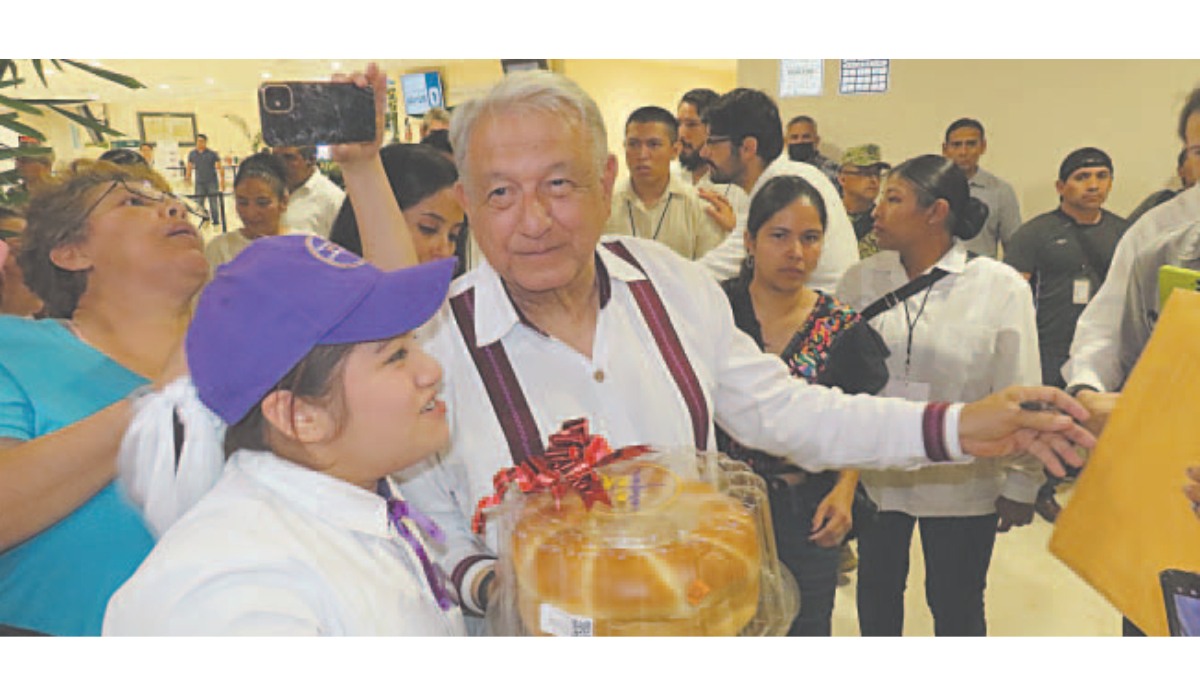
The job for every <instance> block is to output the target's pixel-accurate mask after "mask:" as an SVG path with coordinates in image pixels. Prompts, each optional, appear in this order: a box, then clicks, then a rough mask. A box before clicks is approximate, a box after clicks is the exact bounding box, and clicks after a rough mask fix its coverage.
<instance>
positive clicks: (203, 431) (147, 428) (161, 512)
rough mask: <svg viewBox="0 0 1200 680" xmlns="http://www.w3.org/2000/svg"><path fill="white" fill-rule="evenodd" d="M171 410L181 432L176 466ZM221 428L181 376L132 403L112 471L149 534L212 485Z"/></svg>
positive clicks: (218, 466) (219, 461)
mask: <svg viewBox="0 0 1200 680" xmlns="http://www.w3.org/2000/svg"><path fill="white" fill-rule="evenodd" d="M173 414H178V415H179V420H180V422H182V423H183V433H184V434H183V448H182V450H181V452H180V455H179V461H178V466H177V465H176V460H175V423H174V419H173V417H172V416H173ZM225 429H226V426H225V422H224V421H223V420H221V418H219V417H218V416H217V415H216V414H215V413H213V412H212V411H210V410H208V407H206V406H205V405H204V404H203V403H202V402H201V401H200V398H199V397H198V396H197V394H196V387H195V385H193V384H192V379H191V378H190V377H187V376H184V377H182V378H179V379H178V380H176V381H175V382H172V383H171V384H169V385H167V386H166V387H164V388H163V389H162V390H161V391H158V392H152V393H150V394H148V395H147V396H145V397H142V398H140V399H137V400H136V401H135V403H134V415H133V422H132V423H130V425H129V429H128V430H126V432H125V437H124V439H123V440H122V441H121V450H120V453H119V454H118V455H117V475H118V478H119V479H120V482H121V486H122V487H123V488H124V489H125V492H126V493H127V494H128V497H129V499H130V501H131V502H132V503H133V505H134V507H136V508H138V510H140V511H141V513H142V517H143V518H144V519H145V521H146V524H147V525H149V527H150V530H151V532H152V533H153V534H154V536H155V538H158V537H160V536H162V535H163V533H164V532H165V531H166V530H167V528H168V527H170V526H171V525H172V524H174V523H175V521H176V520H178V519H179V518H180V517H182V516H183V514H184V513H186V512H187V511H188V510H189V509H191V507H192V506H193V505H195V504H196V503H197V502H198V501H199V500H200V498H201V497H203V496H204V494H205V493H207V492H208V490H209V489H211V488H212V487H213V485H215V484H216V483H217V479H218V478H220V476H221V471H222V470H223V469H224V468H225V450H224V441H225Z"/></svg>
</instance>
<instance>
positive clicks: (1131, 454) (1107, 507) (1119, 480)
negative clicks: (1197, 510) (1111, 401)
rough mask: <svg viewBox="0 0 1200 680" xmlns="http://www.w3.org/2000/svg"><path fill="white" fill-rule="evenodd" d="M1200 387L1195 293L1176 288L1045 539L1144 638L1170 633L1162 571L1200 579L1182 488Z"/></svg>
mask: <svg viewBox="0 0 1200 680" xmlns="http://www.w3.org/2000/svg"><path fill="white" fill-rule="evenodd" d="M1198 388H1200V293H1195V292H1191V291H1185V290H1179V291H1176V292H1175V293H1174V294H1173V295H1172V296H1171V298H1170V299H1169V300H1168V302H1167V306H1166V308H1165V309H1164V310H1163V314H1162V316H1161V318H1160V319H1159V321H1158V325H1157V326H1156V328H1155V330H1154V334H1153V336H1151V338H1150V342H1149V343H1148V344H1147V345H1146V349H1145V351H1144V352H1143V353H1142V356H1141V358H1140V359H1139V360H1138V363H1137V366H1135V367H1134V370H1133V373H1132V374H1131V375H1130V376H1129V380H1128V381H1127V382H1126V384H1125V388H1124V390H1123V391H1122V394H1121V399H1120V401H1119V402H1118V404H1117V408H1116V410H1115V411H1114V412H1113V414H1112V416H1111V417H1110V418H1109V420H1108V425H1107V426H1106V427H1105V430H1104V432H1103V434H1102V436H1101V437H1100V442H1099V444H1098V445H1097V446H1096V448H1095V450H1094V451H1093V452H1092V455H1091V457H1090V458H1089V459H1088V462H1087V465H1086V466H1085V467H1084V470H1083V473H1082V474H1081V475H1080V477H1079V481H1078V482H1077V483H1076V487H1075V492H1074V496H1073V497H1072V498H1071V501H1070V502H1069V503H1068V504H1067V507H1066V508H1064V509H1063V511H1062V513H1061V514H1060V515H1059V517H1058V521H1057V522H1056V523H1055V527H1054V534H1053V536H1051V538H1050V552H1051V553H1053V554H1054V555H1055V556H1056V557H1058V558H1059V559H1060V560H1062V561H1063V563H1065V564H1066V565H1067V566H1068V567H1070V568H1071V569H1072V570H1074V571H1075V573H1076V574H1078V575H1079V576H1080V577H1081V578H1082V579H1083V580H1084V581H1086V582H1087V583H1088V584H1090V585H1091V586H1092V587H1093V588H1095V589H1096V590H1097V591H1099V592H1100V594H1102V595H1103V596H1104V597H1105V598H1107V599H1108V601H1109V602H1111V603H1112V604H1113V606H1114V607H1116V608H1117V609H1118V610H1120V611H1121V613H1123V614H1124V615H1125V616H1126V617H1127V618H1129V620H1131V621H1133V622H1134V623H1135V624H1136V625H1137V626H1138V627H1139V628H1141V629H1142V630H1143V631H1144V632H1145V633H1146V634H1147V635H1156V636H1165V635H1167V634H1168V630H1167V614H1166V608H1165V605H1164V600H1163V594H1162V589H1161V586H1160V585H1159V579H1158V574H1159V572H1160V571H1162V570H1164V569H1181V570H1184V571H1193V572H1200V519H1198V518H1197V517H1196V516H1195V515H1194V514H1193V513H1192V509H1191V504H1190V503H1189V502H1188V500H1187V499H1186V498H1185V497H1184V495H1183V490H1182V489H1183V486H1184V484H1186V483H1187V479H1186V477H1185V475H1184V471H1185V470H1186V469H1187V468H1188V467H1190V466H1194V465H1200V399H1198V397H1200V395H1198V394H1197V389H1198Z"/></svg>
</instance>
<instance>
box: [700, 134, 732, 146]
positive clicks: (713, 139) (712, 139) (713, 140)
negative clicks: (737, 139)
mask: <svg viewBox="0 0 1200 680" xmlns="http://www.w3.org/2000/svg"><path fill="white" fill-rule="evenodd" d="M732 141H733V137H730V136H729V135H709V136H708V139H706V140H705V141H704V143H705V144H706V145H708V146H712V145H714V144H720V143H721V142H732Z"/></svg>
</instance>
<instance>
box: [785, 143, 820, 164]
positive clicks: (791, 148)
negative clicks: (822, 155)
mask: <svg viewBox="0 0 1200 680" xmlns="http://www.w3.org/2000/svg"><path fill="white" fill-rule="evenodd" d="M816 155H817V147H816V145H815V144H813V143H812V142H802V143H800V144H788V158H790V159H792V160H794V161H796V162H798V163H807V162H809V161H811V160H812V159H813V158H815V157H816Z"/></svg>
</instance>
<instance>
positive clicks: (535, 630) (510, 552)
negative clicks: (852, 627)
mask: <svg viewBox="0 0 1200 680" xmlns="http://www.w3.org/2000/svg"><path fill="white" fill-rule="evenodd" d="M595 471H596V472H597V473H598V474H599V475H600V477H601V479H602V480H603V484H604V489H605V491H606V492H607V495H608V497H609V499H610V500H611V501H612V505H611V506H609V505H606V504H603V503H596V504H594V505H593V506H592V507H591V508H590V509H587V508H585V506H584V502H583V500H582V499H581V498H580V496H579V495H578V494H574V493H568V494H565V495H563V496H562V498H560V499H559V500H558V501H557V502H556V500H555V498H554V497H553V496H552V495H551V494H550V493H549V492H547V491H540V492H534V493H531V494H528V495H527V494H524V493H522V492H520V491H518V490H516V489H511V490H510V491H509V492H508V493H507V494H506V495H505V497H504V500H503V502H502V503H501V504H500V505H498V506H496V507H493V508H490V509H489V510H488V511H487V522H488V523H489V524H491V523H495V524H496V526H497V529H498V531H499V536H500V546H499V548H500V549H499V560H498V562H497V565H496V583H495V584H494V587H493V589H492V592H493V595H492V598H491V601H490V602H489V607H488V617H487V618H488V627H489V630H490V632H491V634H493V635H506V636H507V635H560V636H592V635H594V636H662V635H675V636H696V635H747V636H759V635H782V634H784V633H786V632H787V629H788V627H789V626H790V625H791V621H792V619H793V618H795V616H796V613H797V611H798V610H799V591H798V589H797V587H796V584H795V582H794V581H793V580H792V577H791V574H789V573H788V571H787V569H785V568H784V567H783V566H782V565H780V563H779V561H778V558H777V556H776V552H775V542H774V533H773V532H772V529H771V512H770V508H769V507H768V501H767V491H766V486H765V485H764V484H763V482H762V480H761V479H760V478H759V477H758V476H757V475H755V474H754V473H753V472H751V471H750V469H749V468H748V467H747V466H746V465H744V464H742V463H738V462H736V461H732V460H730V459H729V458H727V457H725V456H724V455H722V454H717V453H709V452H697V451H695V450H694V449H690V448H679V449H670V450H662V449H654V450H652V451H650V452H649V453H646V454H643V455H641V456H638V457H636V458H633V459H631V460H622V461H619V462H616V463H613V464H611V465H605V466H601V467H597V468H595Z"/></svg>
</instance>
